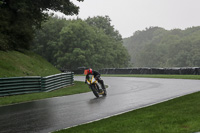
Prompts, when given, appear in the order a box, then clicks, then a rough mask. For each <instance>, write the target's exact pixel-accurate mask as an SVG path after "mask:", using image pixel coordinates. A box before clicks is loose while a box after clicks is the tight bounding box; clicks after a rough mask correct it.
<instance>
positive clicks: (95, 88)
mask: <svg viewBox="0 0 200 133" xmlns="http://www.w3.org/2000/svg"><path fill="white" fill-rule="evenodd" d="M86 82H87V84H88V85H89V87H90V89H91V90H92V92H93V93H94V95H95V96H96V97H97V98H98V97H99V95H103V96H106V95H107V92H106V89H102V87H101V85H100V84H99V83H98V81H97V80H96V79H95V78H94V75H89V79H87V80H86Z"/></svg>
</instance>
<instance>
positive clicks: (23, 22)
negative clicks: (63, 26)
mask: <svg viewBox="0 0 200 133" xmlns="http://www.w3.org/2000/svg"><path fill="white" fill-rule="evenodd" d="M77 1H83V0H77ZM49 9H51V10H54V11H60V12H63V13H64V14H66V15H74V14H78V11H79V7H77V6H76V5H74V4H73V3H72V2H71V1H69V0H67V1H64V0H0V12H1V15H0V27H1V28H0V33H1V36H0V42H3V43H1V45H0V50H7V49H14V50H16V49H20V48H23V49H29V46H30V45H29V44H30V42H31V40H32V39H33V37H34V36H33V35H34V30H35V29H37V28H40V26H41V23H42V22H43V21H44V20H47V18H48V15H47V13H45V12H44V11H48V10H49Z"/></svg>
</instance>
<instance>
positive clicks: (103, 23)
mask: <svg viewBox="0 0 200 133" xmlns="http://www.w3.org/2000/svg"><path fill="white" fill-rule="evenodd" d="M85 21H86V22H87V23H88V24H89V25H91V26H94V27H97V28H98V29H102V30H103V31H104V32H105V34H106V35H109V36H110V37H112V38H114V39H115V40H117V41H122V36H121V35H120V34H119V32H118V31H117V30H115V29H114V26H112V25H111V19H110V17H109V16H105V17H104V16H97V17H93V18H90V17H89V18H87V19H86V20H85Z"/></svg>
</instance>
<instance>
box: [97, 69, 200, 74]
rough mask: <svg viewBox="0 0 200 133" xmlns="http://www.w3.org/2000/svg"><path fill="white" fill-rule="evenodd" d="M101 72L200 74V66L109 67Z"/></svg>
mask: <svg viewBox="0 0 200 133" xmlns="http://www.w3.org/2000/svg"><path fill="white" fill-rule="evenodd" d="M99 72H100V73H101V74H174V75H200V67H188V68H187V67H186V68H121V69H120V68H119V69H118V68H109V69H101V70H99Z"/></svg>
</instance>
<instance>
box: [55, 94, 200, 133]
mask: <svg viewBox="0 0 200 133" xmlns="http://www.w3.org/2000/svg"><path fill="white" fill-rule="evenodd" d="M199 101H200V92H197V93H194V94H190V95H186V96H182V97H180V98H176V99H173V100H169V101H167V102H163V103H160V104H157V105H153V106H150V107H145V108H142V109H137V110H134V111H131V112H128V113H124V114H121V115H118V116H114V117H111V118H107V119H103V120H99V121H96V122H93V123H89V124H84V125H80V126H77V127H73V128H69V129H65V130H60V131H57V132H55V133H77V132H78V133H195V132H198V131H200V123H199V122H200V115H199V112H200V102H199Z"/></svg>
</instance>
